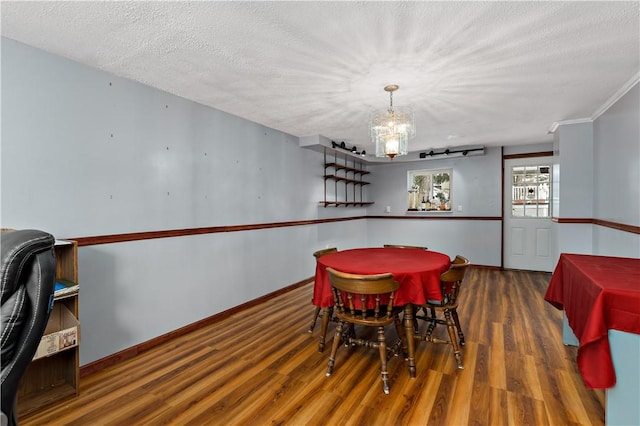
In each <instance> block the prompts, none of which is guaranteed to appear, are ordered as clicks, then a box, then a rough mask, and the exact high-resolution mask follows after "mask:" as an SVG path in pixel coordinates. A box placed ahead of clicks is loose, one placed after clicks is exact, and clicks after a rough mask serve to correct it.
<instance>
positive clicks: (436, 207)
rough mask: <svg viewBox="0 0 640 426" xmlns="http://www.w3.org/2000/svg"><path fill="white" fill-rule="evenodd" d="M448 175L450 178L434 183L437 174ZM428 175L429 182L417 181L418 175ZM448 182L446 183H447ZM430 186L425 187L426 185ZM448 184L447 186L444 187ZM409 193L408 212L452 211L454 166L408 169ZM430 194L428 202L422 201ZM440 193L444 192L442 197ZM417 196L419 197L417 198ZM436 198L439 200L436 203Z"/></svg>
mask: <svg viewBox="0 0 640 426" xmlns="http://www.w3.org/2000/svg"><path fill="white" fill-rule="evenodd" d="M445 174H446V175H448V180H443V181H441V182H439V183H434V182H435V181H436V180H438V181H440V179H434V176H436V175H445ZM420 176H428V177H429V178H428V179H426V180H427V181H428V183H426V184H425V183H419V182H417V181H416V177H420ZM445 183H446V185H445ZM425 185H426V186H427V187H428V188H424V186H425ZM443 186H446V188H443ZM407 193H408V195H409V197H408V202H407V211H408V212H420V213H451V212H452V211H453V210H452V205H453V203H452V201H451V200H452V199H453V168H452V167H446V168H438V169H420V170H409V171H407ZM427 193H428V194H429V195H428V202H427V203H426V205H425V203H422V200H423V197H425V196H426V194H427ZM438 193H442V197H441V198H439V199H438V198H437V197H438V195H437V194H438ZM416 197H417V198H416ZM434 200H438V201H437V203H438V204H436V203H434Z"/></svg>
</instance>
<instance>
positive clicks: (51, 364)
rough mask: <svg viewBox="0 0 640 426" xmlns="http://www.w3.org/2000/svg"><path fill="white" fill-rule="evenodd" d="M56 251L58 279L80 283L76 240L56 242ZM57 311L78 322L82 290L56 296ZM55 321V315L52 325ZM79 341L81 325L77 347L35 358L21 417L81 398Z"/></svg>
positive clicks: (23, 386) (23, 390)
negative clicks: (61, 311)
mask: <svg viewBox="0 0 640 426" xmlns="http://www.w3.org/2000/svg"><path fill="white" fill-rule="evenodd" d="M54 250H55V257H56V279H57V280H62V281H63V282H64V283H65V284H67V285H69V284H74V283H75V284H78V244H77V243H76V242H75V241H56V245H55V247H54ZM55 309H58V310H60V309H66V310H68V311H69V312H70V313H71V314H72V315H73V316H74V317H75V319H76V320H77V319H78V318H79V317H78V291H72V292H65V293H64V294H62V295H60V294H58V295H56V296H55V298H54V310H55ZM53 320H54V318H53V315H52V317H51V318H50V319H49V321H50V324H49V325H51V321H53ZM79 341H80V327H79V326H77V342H76V343H77V344H76V346H73V347H66V348H62V349H61V350H60V351H58V352H55V353H53V354H51V355H49V356H45V357H43V358H38V359H34V360H33V361H32V362H31V364H29V367H28V368H27V371H26V372H25V374H24V376H23V378H22V382H21V383H20V388H19V389H18V417H20V416H24V415H26V414H28V413H31V412H33V411H36V410H38V409H40V408H42V407H45V406H47V405H50V404H54V403H58V402H60V401H63V400H65V399H67V398H72V397H75V396H77V395H78V393H79V384H80V353H79Z"/></svg>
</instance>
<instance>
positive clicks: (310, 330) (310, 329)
mask: <svg viewBox="0 0 640 426" xmlns="http://www.w3.org/2000/svg"><path fill="white" fill-rule="evenodd" d="M319 314H320V306H316V308H315V309H314V311H313V319H312V320H311V325H310V326H309V329H308V330H307V333H312V332H313V329H314V328H315V326H316V321H317V320H318V315H319Z"/></svg>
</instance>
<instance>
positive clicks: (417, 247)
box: [384, 244, 427, 250]
mask: <svg viewBox="0 0 640 426" xmlns="http://www.w3.org/2000/svg"><path fill="white" fill-rule="evenodd" d="M384 247H385V248H386V247H391V248H394V247H395V248H410V249H418V250H427V248H426V247H423V246H405V245H399V244H385V245H384Z"/></svg>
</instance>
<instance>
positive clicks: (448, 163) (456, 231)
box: [367, 148, 502, 266]
mask: <svg viewBox="0 0 640 426" xmlns="http://www.w3.org/2000/svg"><path fill="white" fill-rule="evenodd" d="M446 168H453V176H452V181H451V204H452V209H453V211H452V212H450V213H410V215H411V216H414V217H416V218H417V219H416V220H410V219H395V220H394V219H384V220H368V221H367V241H368V245H370V246H379V245H382V244H384V243H391V244H393V243H395V244H410V245H421V246H427V247H429V248H430V249H432V250H436V251H440V252H443V253H447V254H448V255H449V256H451V257H454V256H455V255H456V254H463V255H464V256H466V257H468V258H469V260H470V261H471V262H472V263H475V264H478V265H488V266H500V246H501V242H500V238H501V227H502V223H501V221H497V220H494V221H480V220H446V219H445V220H442V219H438V220H421V219H419V218H420V217H438V218H447V217H454V218H455V217H462V216H466V217H469V216H473V217H500V216H501V215H502V186H501V179H502V177H501V170H502V155H501V152H500V149H499V148H489V149H487V150H486V153H485V155H482V156H472V157H457V158H451V159H437V160H436V159H434V160H424V161H416V162H410V163H398V164H393V165H387V164H385V165H378V166H370V167H369V170H370V171H371V175H368V176H367V178H368V179H370V181H371V183H372V185H371V189H370V194H371V197H372V199H374V200H375V204H374V205H373V206H371V207H369V208H368V213H369V214H370V215H386V213H385V207H386V206H390V207H391V216H393V215H404V214H405V213H406V210H407V203H408V193H407V191H406V189H407V182H408V177H407V173H408V171H409V170H437V169H446ZM369 176H371V177H370V178H369ZM459 206H460V207H462V211H458V207H459Z"/></svg>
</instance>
